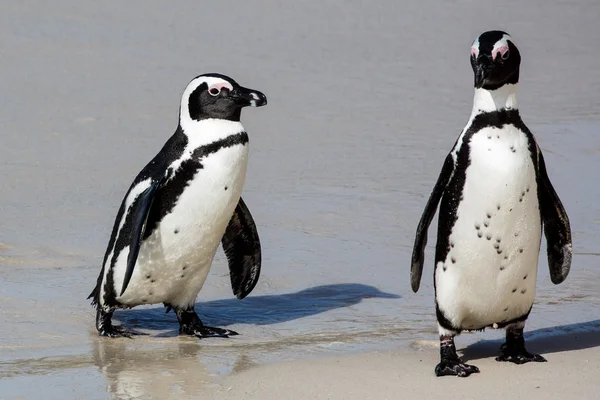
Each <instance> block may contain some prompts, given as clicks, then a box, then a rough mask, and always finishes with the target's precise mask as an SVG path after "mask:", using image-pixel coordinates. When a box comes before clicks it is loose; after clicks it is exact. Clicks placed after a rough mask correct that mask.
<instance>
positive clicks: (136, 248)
mask: <svg viewBox="0 0 600 400" xmlns="http://www.w3.org/2000/svg"><path fill="white" fill-rule="evenodd" d="M162 182H163V180H158V181H154V182H153V183H152V184H151V185H150V187H148V189H146V190H145V191H144V192H142V194H140V196H139V199H140V200H139V205H138V207H137V210H136V211H135V215H134V216H133V225H132V227H131V243H130V246H129V255H128V256H127V269H126V270H125V276H124V278H123V287H122V288H121V294H120V296H122V295H123V293H125V289H127V285H129V281H130V280H131V276H132V275H133V269H134V268H135V264H136V262H137V257H138V254H139V252H140V247H141V246H142V238H143V237H144V231H145V230H146V222H147V221H148V215H149V214H150V208H151V207H152V202H153V201H154V194H155V193H156V190H157V189H158V188H159V187H160V186H161V184H162Z"/></svg>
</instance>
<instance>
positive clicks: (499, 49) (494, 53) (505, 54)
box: [492, 46, 508, 60]
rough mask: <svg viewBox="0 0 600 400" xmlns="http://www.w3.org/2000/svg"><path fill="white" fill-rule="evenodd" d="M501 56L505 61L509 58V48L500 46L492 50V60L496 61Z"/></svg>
mask: <svg viewBox="0 0 600 400" xmlns="http://www.w3.org/2000/svg"><path fill="white" fill-rule="evenodd" d="M498 54H500V57H502V59H503V60H506V59H507V58H508V46H499V47H496V48H494V49H493V50H492V60H495V59H496V57H497V56H498Z"/></svg>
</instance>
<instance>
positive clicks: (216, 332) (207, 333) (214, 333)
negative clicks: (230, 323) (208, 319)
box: [188, 325, 238, 339]
mask: <svg viewBox="0 0 600 400" xmlns="http://www.w3.org/2000/svg"><path fill="white" fill-rule="evenodd" d="M237 334H238V333H237V332H235V331H231V330H229V329H221V328H213V327H210V326H205V325H203V326H199V327H195V329H194V333H193V335H194V336H196V337H198V338H200V339H202V338H209V337H221V338H228V337H229V336H235V335H237ZM188 335H189V333H188Z"/></svg>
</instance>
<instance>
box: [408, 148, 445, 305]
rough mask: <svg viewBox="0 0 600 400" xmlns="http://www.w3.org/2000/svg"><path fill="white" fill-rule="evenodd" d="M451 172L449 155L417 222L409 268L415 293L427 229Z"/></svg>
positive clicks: (418, 281) (421, 271) (423, 254)
mask: <svg viewBox="0 0 600 400" xmlns="http://www.w3.org/2000/svg"><path fill="white" fill-rule="evenodd" d="M453 172H454V159H453V158H452V155H451V154H448V156H447V157H446V161H444V166H443V167H442V172H440V176H439V177H438V180H437V182H436V183H435V186H434V188H433V191H432V192H431V196H429V200H428V201H427V205H426V206H425V210H424V211H423V215H422V216H421V220H420V221H419V226H417V234H416V237H415V244H414V247H413V254H412V264H411V267H410V285H411V287H412V290H413V292H415V293H416V292H417V291H418V290H419V286H420V285H421V276H422V275H423V262H424V260H425V246H426V245H427V229H429V225H430V224H431V220H432V219H433V216H434V215H435V212H436V210H437V207H438V204H439V202H440V199H441V198H442V195H443V194H444V190H446V185H448V182H449V181H450V178H451V177H452V174H453Z"/></svg>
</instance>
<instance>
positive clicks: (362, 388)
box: [202, 323, 600, 400]
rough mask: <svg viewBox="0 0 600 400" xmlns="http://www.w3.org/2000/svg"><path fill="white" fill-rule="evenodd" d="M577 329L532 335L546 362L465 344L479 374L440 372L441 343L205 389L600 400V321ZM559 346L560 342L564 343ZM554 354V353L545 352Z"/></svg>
mask: <svg viewBox="0 0 600 400" xmlns="http://www.w3.org/2000/svg"><path fill="white" fill-rule="evenodd" d="M588 328H589V330H587V331H586V329H584V328H582V330H581V331H579V333H578V334H575V335H574V334H573V332H572V331H571V332H570V333H569V334H567V335H564V336H562V335H556V336H554V337H553V338H552V339H545V340H532V341H531V343H530V344H531V346H530V347H531V349H535V351H541V352H544V353H546V355H547V358H548V363H543V364H536V365H532V364H526V365H521V366H518V365H514V364H507V363H498V362H496V361H494V357H495V355H496V354H497V348H498V346H499V343H500V342H498V343H494V344H491V343H486V344H485V345H475V346H471V347H468V348H467V349H465V351H464V354H465V355H464V356H463V358H464V360H465V361H467V362H469V363H470V364H474V365H477V366H478V367H479V368H480V370H481V373H480V374H475V375H472V376H471V377H469V378H468V379H462V378H457V377H444V378H436V377H435V376H434V375H433V373H432V366H434V365H435V364H436V363H437V362H438V361H439V358H438V353H437V349H431V348H426V349H423V348H418V349H402V350H395V351H387V352H372V353H367V354H360V355H352V356H345V357H334V358H323V359H317V360H301V361H291V362H284V363H279V364H271V365H268V366H265V367H260V368H255V369H252V370H250V371H247V372H244V373H241V374H239V375H235V376H233V377H230V378H228V379H225V380H224V381H222V382H221V383H220V385H219V386H217V387H211V388H208V389H207V390H206V391H205V392H202V398H210V399H222V400H227V399H232V400H233V399H281V398H286V399H290V400H296V399H298V400H300V399H315V400H320V399H323V400H325V399H328V400H335V399H340V400H341V399H344V400H352V399H356V400H362V399H381V400H387V399H389V400H392V399H399V398H402V399H417V398H418V399H445V398H457V399H465V400H470V399H473V400H474V399H490V400H504V399H521V398H527V399H544V400H554V399H556V400H562V399H595V398H597V396H598V384H597V382H596V381H597V376H598V373H599V372H600V347H598V346H599V345H600V339H599V337H600V323H596V324H595V325H593V326H589V327H588ZM559 342H560V344H557V343H559ZM548 353H550V354H548Z"/></svg>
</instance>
